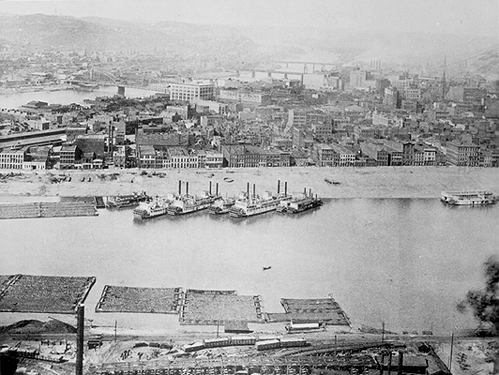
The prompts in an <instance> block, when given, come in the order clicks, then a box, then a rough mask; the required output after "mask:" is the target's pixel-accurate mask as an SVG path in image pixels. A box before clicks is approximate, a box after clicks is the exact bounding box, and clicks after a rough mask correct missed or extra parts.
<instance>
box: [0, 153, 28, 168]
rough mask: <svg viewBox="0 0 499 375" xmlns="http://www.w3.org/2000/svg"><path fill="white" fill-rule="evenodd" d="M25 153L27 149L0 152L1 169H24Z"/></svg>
mask: <svg viewBox="0 0 499 375" xmlns="http://www.w3.org/2000/svg"><path fill="white" fill-rule="evenodd" d="M25 155H26V150H25V149H21V150H9V149H6V150H4V151H2V152H0V169H23V162H24V157H25Z"/></svg>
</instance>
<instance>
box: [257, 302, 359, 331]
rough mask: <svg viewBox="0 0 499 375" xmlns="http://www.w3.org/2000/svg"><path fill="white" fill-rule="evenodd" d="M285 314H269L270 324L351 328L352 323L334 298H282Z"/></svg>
mask: <svg viewBox="0 0 499 375" xmlns="http://www.w3.org/2000/svg"><path fill="white" fill-rule="evenodd" d="M281 305H282V307H283V308H284V311H285V312H284V313H267V319H268V321H269V322H289V321H292V322H296V323H300V322H306V323H311V322H317V323H321V324H326V325H340V326H350V321H349V319H348V317H347V315H346V314H345V312H344V311H343V310H342V309H341V307H340V305H339V304H338V303H337V302H336V301H335V300H334V298H332V297H328V298H308V299H294V298H282V299H281Z"/></svg>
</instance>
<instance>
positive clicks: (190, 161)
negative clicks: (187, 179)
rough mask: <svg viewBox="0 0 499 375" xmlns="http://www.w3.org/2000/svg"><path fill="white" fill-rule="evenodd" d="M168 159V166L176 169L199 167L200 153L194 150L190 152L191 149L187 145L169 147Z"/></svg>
mask: <svg viewBox="0 0 499 375" xmlns="http://www.w3.org/2000/svg"><path fill="white" fill-rule="evenodd" d="M166 159H167V160H168V161H167V165H168V168H174V169H190V168H199V158H198V155H197V154H196V153H194V152H189V150H188V149H187V148H185V147H169V148H168V157H167V158H166ZM165 161H166V160H165ZM164 165H165V164H164Z"/></svg>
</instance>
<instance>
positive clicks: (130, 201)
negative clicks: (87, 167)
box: [107, 191, 151, 208]
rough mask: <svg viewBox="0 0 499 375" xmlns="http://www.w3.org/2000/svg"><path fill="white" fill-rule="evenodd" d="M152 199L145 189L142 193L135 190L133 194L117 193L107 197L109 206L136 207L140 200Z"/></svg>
mask: <svg viewBox="0 0 499 375" xmlns="http://www.w3.org/2000/svg"><path fill="white" fill-rule="evenodd" d="M150 199H151V198H150V197H149V196H148V195H147V194H146V193H145V192H144V191H143V192H141V193H136V192H134V193H132V194H124V195H117V196H114V197H108V198H107V208H126V207H135V206H137V205H138V204H139V203H140V202H147V201H149V200H150Z"/></svg>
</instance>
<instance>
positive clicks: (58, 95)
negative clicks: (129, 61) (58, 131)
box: [0, 86, 157, 109]
mask: <svg viewBox="0 0 499 375" xmlns="http://www.w3.org/2000/svg"><path fill="white" fill-rule="evenodd" d="M156 92H157V91H150V90H142V89H133V88H126V90H125V95H126V97H129V98H137V97H147V96H151V95H154V93H156ZM117 93H118V89H117V86H106V87H101V88H99V89H97V90H94V91H91V92H88V91H76V90H58V91H37V92H21V93H10V94H0V109H1V108H8V109H13V108H19V107H20V106H22V105H24V104H26V103H28V102H30V101H32V100H40V101H43V102H47V103H49V104H71V103H78V104H83V101H84V100H85V99H95V98H96V97H98V96H113V95H116V94H117Z"/></svg>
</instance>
